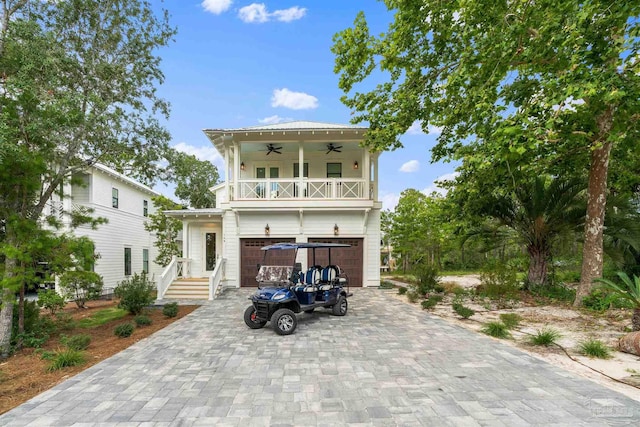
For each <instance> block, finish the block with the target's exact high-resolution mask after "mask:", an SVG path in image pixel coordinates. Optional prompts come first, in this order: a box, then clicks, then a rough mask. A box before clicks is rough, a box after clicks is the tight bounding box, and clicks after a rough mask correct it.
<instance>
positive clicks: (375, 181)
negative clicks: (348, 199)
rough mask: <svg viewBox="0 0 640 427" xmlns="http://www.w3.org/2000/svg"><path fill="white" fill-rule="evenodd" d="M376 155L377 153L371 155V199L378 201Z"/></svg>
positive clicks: (377, 155)
mask: <svg viewBox="0 0 640 427" xmlns="http://www.w3.org/2000/svg"><path fill="white" fill-rule="evenodd" d="M378 157H379V154H378V153H376V154H374V156H373V168H374V169H373V201H374V202H377V201H378Z"/></svg>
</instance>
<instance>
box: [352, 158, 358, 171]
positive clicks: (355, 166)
mask: <svg viewBox="0 0 640 427" xmlns="http://www.w3.org/2000/svg"><path fill="white" fill-rule="evenodd" d="M353 168H354V169H356V170H357V169H358V161H357V160H356V161H355V162H353Z"/></svg>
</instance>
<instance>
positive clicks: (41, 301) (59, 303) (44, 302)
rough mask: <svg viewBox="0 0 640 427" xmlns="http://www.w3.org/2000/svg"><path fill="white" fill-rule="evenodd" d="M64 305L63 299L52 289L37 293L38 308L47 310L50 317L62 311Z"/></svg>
mask: <svg viewBox="0 0 640 427" xmlns="http://www.w3.org/2000/svg"><path fill="white" fill-rule="evenodd" d="M65 305H66V302H65V300H64V297H63V296H62V295H60V294H59V293H57V292H56V291H55V290H54V289H47V290H45V291H40V292H38V306H39V307H42V308H45V309H47V310H49V312H50V313H51V315H52V316H53V315H54V314H56V312H57V311H60V310H62V309H63V308H64V306H65Z"/></svg>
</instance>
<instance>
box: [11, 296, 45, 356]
mask: <svg viewBox="0 0 640 427" xmlns="http://www.w3.org/2000/svg"><path fill="white" fill-rule="evenodd" d="M11 326H12V329H11V343H12V344H13V345H15V344H16V343H17V342H18V340H19V339H22V338H24V336H25V335H27V334H33V335H34V336H38V337H39V336H42V335H44V334H41V333H40V331H39V329H40V328H39V326H40V308H38V304H37V303H36V302H35V301H25V302H24V332H23V333H22V334H20V336H19V332H18V309H17V305H16V306H14V310H13V322H12V323H11ZM47 332H48V331H47ZM47 335H48V334H47Z"/></svg>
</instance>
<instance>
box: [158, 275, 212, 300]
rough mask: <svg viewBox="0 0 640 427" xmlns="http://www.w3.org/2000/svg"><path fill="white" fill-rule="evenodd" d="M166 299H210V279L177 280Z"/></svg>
mask: <svg viewBox="0 0 640 427" xmlns="http://www.w3.org/2000/svg"><path fill="white" fill-rule="evenodd" d="M164 299H199V300H208V299H209V279H208V278H206V277H192V278H179V279H176V280H175V281H174V282H173V283H172V284H171V285H169V289H167V292H165V294H164Z"/></svg>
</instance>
